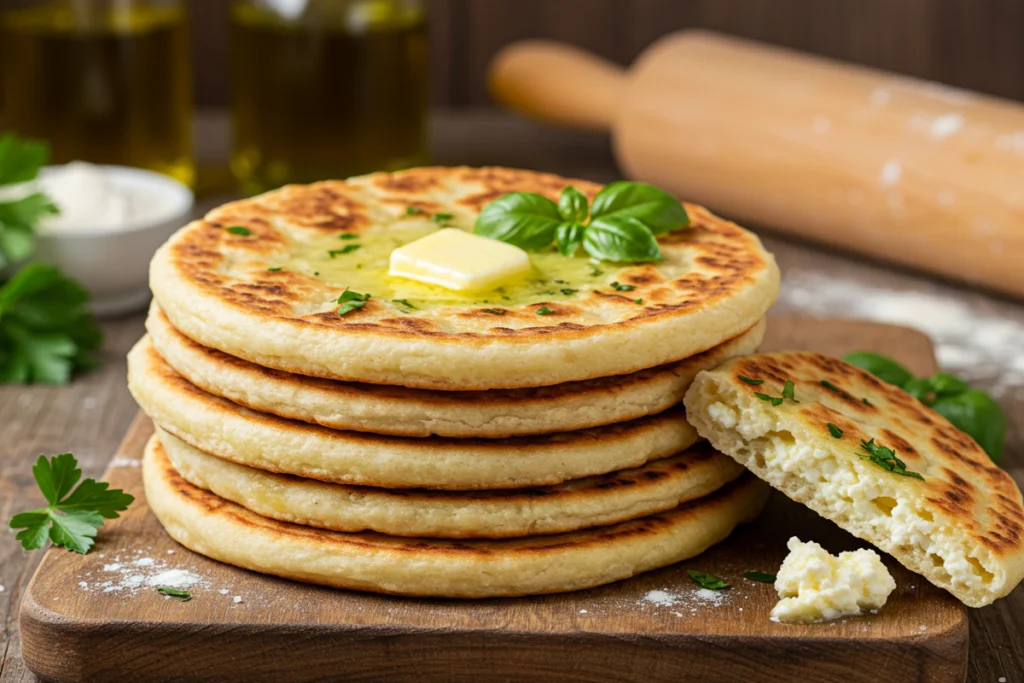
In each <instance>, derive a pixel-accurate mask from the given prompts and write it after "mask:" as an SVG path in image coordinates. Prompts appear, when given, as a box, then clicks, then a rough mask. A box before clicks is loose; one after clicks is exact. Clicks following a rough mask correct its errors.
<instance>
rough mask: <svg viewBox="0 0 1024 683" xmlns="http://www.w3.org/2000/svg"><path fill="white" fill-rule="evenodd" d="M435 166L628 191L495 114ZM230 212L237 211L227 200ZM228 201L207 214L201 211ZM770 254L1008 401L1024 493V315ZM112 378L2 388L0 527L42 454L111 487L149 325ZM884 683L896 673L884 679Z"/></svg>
mask: <svg viewBox="0 0 1024 683" xmlns="http://www.w3.org/2000/svg"><path fill="white" fill-rule="evenodd" d="M197 132H198V138H199V141H200V150H201V151H200V154H201V157H202V158H204V159H208V160H217V159H219V158H223V156H224V154H225V153H226V149H227V145H228V144H229V143H228V141H229V139H230V137H229V135H227V132H228V129H227V125H226V121H225V120H224V117H223V116H218V115H213V116H201V117H200V119H199V125H198V126H197ZM433 139H434V143H435V153H434V158H435V160H436V161H437V162H438V163H444V164H462V163H464V164H470V165H481V164H499V165H506V166H520V167H525V168H536V169H544V170H549V171H554V172H557V173H562V174H565V175H574V176H579V177H584V178H590V179H593V180H598V181H607V180H611V179H613V178H615V177H616V170H615V165H614V162H613V160H612V158H611V155H610V153H609V151H608V145H607V141H606V140H604V139H603V138H601V137H600V136H590V135H580V134H575V133H567V132H563V131H554V130H547V129H541V128H538V127H536V126H534V125H532V124H529V123H526V122H523V121H520V120H516V119H512V118H510V117H507V116H504V115H501V114H496V113H489V112H479V113H459V114H448V113H440V114H438V116H436V117H435V120H434V124H433ZM221 199H223V198H221ZM218 201H219V200H216V199H212V200H207V201H204V202H202V204H203V206H201V207H199V208H200V209H203V208H206V207H208V206H210V205H212V204H216V203H218ZM763 237H764V240H765V243H766V245H767V246H768V248H769V249H771V251H773V252H774V253H775V255H776V257H777V258H778V260H779V265H780V266H781V268H782V271H783V292H782V295H781V297H780V300H779V303H778V304H776V308H775V310H776V311H778V312H809V313H817V314H831V315H845V316H850V317H871V318H875V319H879V320H883V321H885V322H891V323H897V324H904V325H908V326H912V327H918V328H921V329H922V330H923V331H925V332H927V333H929V334H930V335H931V336H932V338H933V340H934V341H935V343H936V347H937V350H938V355H939V360H940V362H941V363H942V364H943V365H944V366H945V367H946V368H947V369H951V370H953V371H956V372H959V373H960V374H962V375H965V376H967V377H968V378H970V379H971V380H972V381H973V382H975V383H977V384H978V385H980V386H983V387H985V388H988V389H990V390H993V391H995V392H996V393H997V394H998V395H999V396H1000V399H1001V401H1002V404H1003V407H1004V408H1005V410H1006V411H1007V413H1008V415H1009V418H1010V434H1009V438H1008V441H1007V452H1006V454H1005V456H1004V460H1003V463H1002V464H1003V465H1004V466H1005V467H1006V468H1007V469H1008V470H1009V471H1010V473H1011V474H1012V475H1013V476H1014V478H1015V479H1016V481H1017V483H1018V484H1019V485H1024V431H1022V430H1021V425H1024V351H1017V352H1016V353H1015V352H1014V349H1015V348H1016V349H1020V348H1021V347H1020V344H1021V339H1022V338H1024V304H1021V303H1018V302H1011V301H1007V300H1003V299H999V298H996V297H993V296H989V295H987V294H984V293H980V292H976V291H972V290H968V289H964V288H961V287H957V286H953V285H947V284H943V283H939V282H936V281H934V280H930V279H926V278H922V277H918V276H916V275H913V274H908V273H905V272H898V271H896V270H894V269H890V268H886V267H882V266H878V265H874V264H871V263H868V262H865V261H861V260H857V259H855V258H851V257H848V256H843V255H839V254H836V253H832V252H828V251H824V250H821V249H817V248H814V247H809V246H805V245H802V244H797V243H795V242H792V241H789V240H786V239H782V238H778V237H776V236H773V235H771V234H770V233H769V234H764V235H763ZM104 327H105V329H106V332H107V340H106V344H105V347H104V351H103V356H102V359H103V366H102V369H100V370H97V371H95V372H92V373H90V374H87V375H83V376H82V377H80V378H78V379H77V380H75V382H74V383H72V384H71V385H70V386H67V387H59V388H49V387H19V386H6V387H0V520H5V521H6V520H7V519H9V518H10V516H11V515H12V514H14V513H15V512H18V511H21V510H26V509H31V508H34V507H38V506H39V505H40V504H41V503H40V501H41V497H40V495H39V493H38V491H37V489H36V487H35V484H34V482H33V479H32V473H31V465H32V462H33V461H34V459H35V458H36V457H38V455H39V454H40V453H46V454H55V453H61V452H64V451H69V450H70V451H73V452H74V454H75V455H76V456H77V457H78V459H79V462H80V463H81V465H82V468H83V470H84V472H85V476H98V475H99V474H100V473H101V472H102V471H103V470H104V468H105V467H106V464H107V462H108V460H109V459H110V456H111V454H113V452H114V450H115V449H116V447H117V444H118V442H119V441H120V440H121V437H122V436H123V435H124V433H125V431H126V430H127V428H128V425H129V423H130V422H131V421H132V419H133V417H134V416H135V412H136V406H135V403H134V402H133V401H132V398H131V396H129V394H128V390H127V389H126V388H125V366H124V356H125V354H126V353H127V351H128V349H129V348H130V347H131V345H132V344H133V343H134V342H135V340H136V339H138V338H139V337H140V336H141V335H142V332H143V316H142V314H137V315H132V316H128V317H125V318H122V319H118V320H111V321H108V322H107V323H105V325H104ZM41 557H42V552H32V553H28V552H25V551H23V550H21V547H20V544H19V543H18V542H17V541H16V540H15V538H14V533H13V532H11V531H10V530H8V531H6V532H3V533H0V614H2V615H3V633H2V636H0V683H15V682H18V683H21V682H25V681H35V680H37V679H36V678H35V676H33V675H32V673H31V672H29V671H28V670H27V669H26V668H25V665H24V663H23V661H22V658H21V648H20V642H19V637H18V604H19V602H20V598H21V595H22V594H23V592H24V590H25V587H26V586H27V584H28V581H29V578H30V577H31V575H32V571H33V570H34V569H35V566H36V564H37V563H38V561H39V559H40V558H41ZM879 680H880V681H882V680H886V679H885V672H884V671H880V672H879ZM968 680H969V681H971V682H972V683H997V682H1005V683H1016V682H1021V681H1024V589H1021V590H1017V591H1016V592H1015V593H1014V594H1013V595H1011V596H1010V597H1008V598H1005V599H1003V600H1000V601H999V602H998V603H996V604H995V605H993V606H990V607H986V608H984V609H980V610H972V612H971V660H970V667H969V673H968Z"/></svg>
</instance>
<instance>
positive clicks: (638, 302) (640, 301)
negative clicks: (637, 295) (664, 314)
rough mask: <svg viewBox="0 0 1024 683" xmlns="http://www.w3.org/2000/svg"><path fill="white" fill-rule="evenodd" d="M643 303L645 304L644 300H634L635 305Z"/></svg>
mask: <svg viewBox="0 0 1024 683" xmlns="http://www.w3.org/2000/svg"><path fill="white" fill-rule="evenodd" d="M643 302H644V300H643V299H633V303H635V304H642V303H643Z"/></svg>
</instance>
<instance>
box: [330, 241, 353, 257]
mask: <svg viewBox="0 0 1024 683" xmlns="http://www.w3.org/2000/svg"><path fill="white" fill-rule="evenodd" d="M360 246H361V245H359V244H346V245H345V246H344V247H342V248H341V249H331V250H330V251H329V252H327V253H328V254H329V255H330V257H331V258H334V257H335V256H340V255H342V254H350V253H352V252H353V251H355V250H356V249H359V247H360Z"/></svg>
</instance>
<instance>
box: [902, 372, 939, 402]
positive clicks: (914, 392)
mask: <svg viewBox="0 0 1024 683" xmlns="http://www.w3.org/2000/svg"><path fill="white" fill-rule="evenodd" d="M903 390H904V391H906V392H907V393H908V394H910V395H911V396H913V397H914V398H916V399H917V400H918V401H920V402H921V403H923V404H925V405H926V406H927V405H931V403H932V401H931V400H930V399H931V395H932V383H931V380H929V379H928V378H927V377H915V378H913V379H911V380H909V381H908V382H907V383H906V384H904V385H903Z"/></svg>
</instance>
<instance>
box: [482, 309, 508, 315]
mask: <svg viewBox="0 0 1024 683" xmlns="http://www.w3.org/2000/svg"><path fill="white" fill-rule="evenodd" d="M480 310H481V311H482V312H484V313H488V314H490V315H505V314H506V313H508V311H506V310H505V309H504V308H481V309H480Z"/></svg>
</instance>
